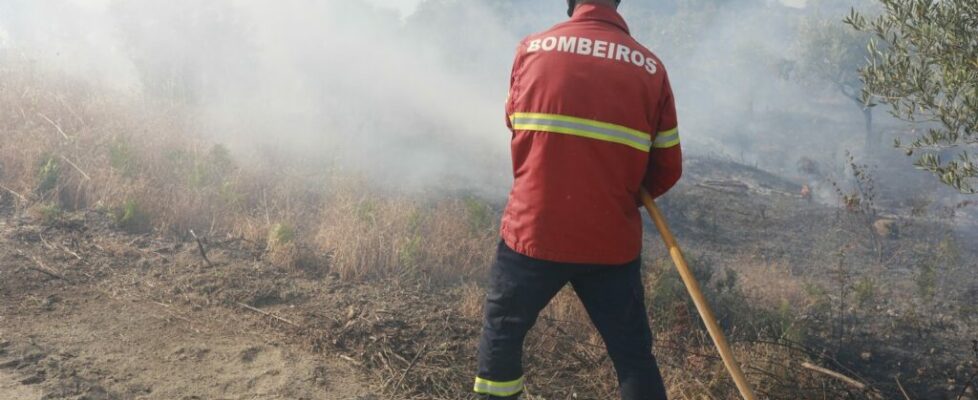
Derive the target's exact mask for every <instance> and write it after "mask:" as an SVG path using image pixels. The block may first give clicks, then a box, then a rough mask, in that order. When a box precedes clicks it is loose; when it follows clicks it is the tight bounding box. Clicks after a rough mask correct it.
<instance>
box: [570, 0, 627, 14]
mask: <svg viewBox="0 0 978 400" xmlns="http://www.w3.org/2000/svg"><path fill="white" fill-rule="evenodd" d="M615 3H616V4H620V3H621V0H615ZM576 6H577V0H567V16H568V17H570V16H573V15H574V7H576Z"/></svg>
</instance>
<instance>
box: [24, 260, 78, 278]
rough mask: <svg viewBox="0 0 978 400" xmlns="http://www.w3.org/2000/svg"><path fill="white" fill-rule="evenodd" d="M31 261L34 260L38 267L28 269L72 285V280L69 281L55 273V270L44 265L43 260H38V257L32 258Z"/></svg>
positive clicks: (31, 266) (29, 266)
mask: <svg viewBox="0 0 978 400" xmlns="http://www.w3.org/2000/svg"><path fill="white" fill-rule="evenodd" d="M31 260H33V261H34V263H36V264H37V266H36V267H35V266H33V265H28V266H27V268H29V269H31V270H34V271H37V272H40V273H42V274H45V275H47V276H50V277H52V278H57V279H61V280H63V281H65V282H68V283H71V280H70V279H68V278H66V277H65V276H64V275H62V274H60V273H58V272H56V271H54V270H53V269H51V268H48V266H47V265H44V263H42V262H41V260H38V259H37V257H34V256H31Z"/></svg>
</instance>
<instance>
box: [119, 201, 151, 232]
mask: <svg viewBox="0 0 978 400" xmlns="http://www.w3.org/2000/svg"><path fill="white" fill-rule="evenodd" d="M113 218H114V220H115V224H116V226H118V227H119V228H121V229H123V230H125V231H127V232H130V233H143V232H146V231H149V229H150V227H151V225H150V217H149V214H147V213H146V211H145V210H143V209H142V208H141V207H140V205H139V202H137V201H136V200H134V199H128V200H126V202H125V203H123V204H122V206H120V207H117V208H116V209H115V210H114V212H113Z"/></svg>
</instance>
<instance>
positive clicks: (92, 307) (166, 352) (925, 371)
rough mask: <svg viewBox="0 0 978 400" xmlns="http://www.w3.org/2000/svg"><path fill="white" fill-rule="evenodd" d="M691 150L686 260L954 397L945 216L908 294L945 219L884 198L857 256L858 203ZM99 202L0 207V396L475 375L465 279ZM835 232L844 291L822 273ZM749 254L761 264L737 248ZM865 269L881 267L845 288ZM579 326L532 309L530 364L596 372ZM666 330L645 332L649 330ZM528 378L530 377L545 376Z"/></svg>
mask: <svg viewBox="0 0 978 400" xmlns="http://www.w3.org/2000/svg"><path fill="white" fill-rule="evenodd" d="M699 169H700V170H708V171H714V172H711V173H710V174H709V175H705V176H697V175H696V174H695V171H694V173H693V174H691V176H690V177H689V178H688V179H687V180H686V181H684V183H683V186H681V187H679V188H677V190H676V191H675V193H674V194H672V195H670V197H668V198H666V199H663V201H662V203H663V205H664V209H665V210H666V212H667V213H668V216H669V219H670V221H671V222H672V224H673V226H674V228H675V230H676V231H677V233H678V234H679V237H680V242H681V243H683V244H684V245H686V248H685V249H684V250H686V251H687V252H688V253H689V255H691V256H692V259H693V260H694V263H695V264H697V265H709V266H710V267H711V268H713V269H714V270H716V271H727V270H737V271H740V273H741V277H740V279H739V281H738V284H740V285H742V286H743V288H744V291H746V292H748V293H747V296H748V299H749V300H750V301H751V302H756V303H759V304H760V303H762V302H763V301H765V299H766V300H768V301H773V303H772V304H770V306H771V307H769V308H773V309H775V310H778V309H779V307H782V306H784V305H788V306H791V307H792V308H798V309H799V311H798V313H789V312H787V311H794V310H787V311H786V312H785V313H784V314H785V315H782V319H783V321H782V322H788V323H790V324H792V325H794V324H797V325H799V326H801V325H804V326H807V327H808V328H809V331H810V333H808V334H807V335H806V336H805V337H798V338H792V339H797V340H804V341H806V342H807V343H808V344H809V345H820V346H823V348H825V349H827V350H825V351H824V352H823V355H824V354H829V355H830V356H831V357H833V358H835V360H836V362H837V364H832V366H833V367H834V368H836V369H841V370H843V371H844V372H846V373H848V374H850V375H852V376H857V377H859V378H860V379H861V380H863V378H865V381H869V382H872V383H874V384H876V383H879V386H880V388H881V390H883V391H884V392H887V393H893V391H894V390H896V389H895V386H894V384H893V382H894V380H893V377H894V376H901V377H902V378H901V379H902V382H903V384H904V385H907V386H910V387H911V389H913V390H916V391H917V393H928V394H927V395H925V396H924V397H921V398H955V395H956V394H957V393H958V391H959V390H960V388H961V383H962V377H963V376H964V377H966V376H969V375H970V371H971V370H972V369H973V368H974V366H975V363H974V361H973V357H971V355H970V353H969V352H970V343H971V342H970V340H971V339H973V338H974V336H975V329H974V327H975V326H976V323H975V320H976V319H978V318H976V315H975V313H974V310H972V309H967V307H966V306H968V305H973V298H974V293H978V292H976V291H975V290H978V289H976V288H975V287H976V286H975V279H974V267H973V260H974V259H975V254H974V253H975V251H976V249H978V246H975V240H976V239H978V236H976V235H973V234H971V233H968V232H973V231H967V232H964V233H963V234H962V233H958V234H957V237H958V239H959V240H958V242H959V245H958V247H957V249H956V250H955V251H954V253H955V255H954V257H956V259H955V260H954V262H953V263H951V262H948V264H956V265H960V266H963V267H961V268H956V269H947V270H938V272H939V274H938V276H939V277H942V278H940V280H939V281H938V282H935V283H934V285H935V286H936V287H938V288H940V289H941V290H940V291H939V292H938V294H937V295H934V296H932V297H931V298H929V300H927V301H923V300H920V299H918V298H919V297H920V296H919V295H917V294H916V293H915V291H916V290H918V289H917V288H915V283H914V280H915V279H917V278H919V275H920V272H919V271H916V270H914V265H916V264H919V263H920V262H921V260H923V261H926V260H928V257H931V258H932V254H933V253H934V252H935V251H937V250H940V249H941V247H940V246H939V245H940V239H941V238H942V237H945V236H947V235H952V236H953V235H955V233H954V232H952V231H951V230H948V229H947V227H946V226H945V225H943V223H939V222H935V221H934V219H933V218H924V217H917V216H913V215H911V214H910V213H909V212H903V211H900V210H885V212H886V213H887V214H886V215H887V218H891V219H894V220H896V221H897V222H898V223H899V224H900V226H901V228H902V230H901V231H900V234H899V235H894V236H892V237H887V238H885V240H882V241H880V242H879V243H880V246H881V247H880V249H881V250H882V253H883V254H884V255H885V260H884V262H870V261H869V260H870V259H872V258H873V257H878V254H877V252H876V251H875V250H874V249H872V248H870V247H871V246H869V245H868V243H873V242H872V241H868V240H865V239H866V238H865V235H867V230H866V229H865V228H866V227H865V226H863V225H864V224H863V221H862V220H861V219H860V218H853V217H851V216H850V217H847V214H845V212H844V211H840V210H838V209H837V208H835V207H826V206H825V205H820V204H818V203H810V202H806V201H803V200H801V199H799V198H798V196H797V194H796V193H797V190H798V186H797V185H794V184H793V183H791V182H787V181H785V180H784V179H781V178H778V177H776V176H773V175H770V174H766V173H763V172H761V171H758V170H756V169H751V168H749V167H744V166H741V165H737V164H735V163H727V162H710V163H709V165H707V166H703V167H702V168H699ZM8 204H9V203H8ZM111 220H112V219H111V217H110V216H109V215H107V214H106V213H104V212H99V211H82V212H73V213H67V214H63V215H58V216H56V217H54V218H45V217H39V216H36V215H31V214H28V213H23V212H21V211H15V210H14V209H13V208H12V207H6V208H3V207H0V399H8V398H10V399H130V398H132V399H222V398H223V399H302V398H306V399H359V400H367V399H379V398H407V399H458V398H460V397H464V396H466V395H460V394H459V393H465V392H466V390H467V388H466V386H467V385H468V384H469V382H470V379H471V376H470V373H471V371H472V370H473V368H474V365H471V364H472V363H473V362H474V360H473V358H474V357H472V352H473V351H474V349H475V343H474V341H475V339H476V336H477V334H478V326H479V324H478V320H477V319H476V318H473V317H472V314H473V313H472V312H468V313H465V312H463V311H464V309H466V308H472V307H478V306H479V305H478V304H468V303H466V302H471V301H472V299H473V298H475V299H478V296H472V294H473V291H475V292H478V288H477V287H474V286H472V285H458V286H455V287H451V288H444V290H432V289H433V287H432V286H430V285H428V284H426V283H425V282H424V281H423V279H420V280H418V279H396V278H392V277H385V278H384V279H372V280H371V279H368V280H366V281H363V282H347V281H343V280H341V279H339V278H338V277H337V276H336V275H335V274H332V273H331V272H330V270H329V265H328V263H326V264H323V265H320V266H318V267H317V269H282V268H278V267H274V266H272V265H270V264H269V263H268V262H266V261H264V260H263V256H262V254H261V248H262V247H263V244H258V243H250V242H248V241H247V240H244V239H241V238H233V237H210V236H208V235H206V234H204V235H202V236H203V237H204V241H203V244H204V246H205V248H206V249H207V256H208V261H205V260H204V259H203V257H201V255H200V253H199V250H198V247H197V244H196V243H195V242H194V241H193V240H192V239H191V238H182V239H180V238H173V237H172V235H171V236H162V235H158V234H142V235H135V234H128V233H124V232H121V231H120V230H118V229H116V228H115V227H114V226H113V224H112V222H111ZM647 229H648V227H647ZM924 239H926V240H924ZM656 240H657V239H656V238H654V237H649V238H647V242H646V247H647V249H648V250H649V251H648V253H649V254H648V255H647V257H649V258H650V259H663V260H664V259H665V258H664V252H663V251H662V249H661V246H659V245H658V243H657V242H656ZM935 246H936V247H935ZM918 247H919V248H918ZM840 248H843V249H845V257H844V258H843V261H842V263H841V264H844V265H846V268H845V269H846V271H847V272H846V274H848V275H847V276H848V277H849V278H848V279H849V281H848V282H847V283H843V285H844V286H845V287H846V288H847V289H846V290H847V291H848V292H849V294H848V295H847V296H849V297H848V298H840V297H839V296H836V295H834V294H833V293H831V292H830V291H831V290H832V289H833V286H832V285H833V282H834V279H836V275H838V274H837V273H835V272H833V268H834V267H838V266H837V265H836V262H835V261H836V260H837V258H838V257H836V256H835V253H836V252H838V251H839V250H838V249H840ZM949 257H950V256H949ZM754 264H756V265H759V266H763V267H765V268H768V267H771V268H772V269H771V270H770V271H768V270H765V269H760V270H758V269H757V268H755V270H754V271H753V272H751V271H750V269H749V268H746V267H745V266H748V265H754ZM872 264H877V266H875V267H867V265H872ZM778 266H784V268H782V269H779V270H775V269H777V268H775V267H778ZM722 276H723V275H722V274H719V273H718V274H716V275H714V278H715V279H713V280H712V281H706V282H705V283H706V285H707V286H712V285H714V284H716V283H717V281H718V280H722V279H718V277H722ZM728 276H729V275H728ZM864 276H869V277H874V278H876V279H877V280H878V282H876V283H875V285H876V286H875V289H873V291H872V292H871V293H869V295H868V298H867V299H864V300H865V304H860V302H857V301H856V300H855V298H856V297H857V296H859V293H856V288H857V287H858V285H860V282H861V281H860V277H864ZM798 282H805V284H804V285H802V284H800V283H798ZM782 284H783V285H784V287H779V285H782ZM753 292H757V293H753ZM680 294H681V293H680ZM782 294H783V295H784V298H779V297H778V296H781V295H782ZM792 296H802V297H804V298H805V299H804V301H802V302H801V303H804V304H803V305H805V308H804V310H802V308H801V307H796V306H798V304H795V303H789V302H788V300H791V297H792ZM772 299H773V300H772ZM969 299H971V300H969ZM778 301H781V302H782V303H781V305H779V304H778ZM806 302H816V303H817V304H809V303H806ZM731 304H733V303H731ZM715 305H716V306H717V308H718V314H719V315H720V317H721V319H722V321H721V322H726V323H728V324H732V326H737V325H738V323H740V326H746V325H743V323H744V322H745V321H742V320H741V321H728V320H727V318H729V319H731V320H733V319H735V317H736V312H737V311H738V309H736V308H728V307H727V305H726V304H724V303H717V304H715ZM758 307H760V306H758ZM782 308H784V307H782ZM836 310H838V312H837V311H836ZM476 314H477V312H476ZM748 314H749V313H748ZM836 315H839V316H838V317H836ZM748 317H753V316H751V315H748ZM558 322H559V321H558ZM653 322H656V321H653ZM746 322H748V323H751V321H746ZM836 324H839V325H841V327H840V328H838V329H836V328H835V325H836ZM581 326H582V325H581V324H579V323H578V324H563V323H551V322H549V321H546V320H544V321H541V323H540V324H539V327H538V329H536V331H537V333H538V334H537V336H536V337H537V338H540V337H543V336H545V335H553V336H556V337H559V338H561V340H550V341H546V340H542V339H539V340H538V339H534V338H531V341H530V343H528V350H527V354H530V355H531V356H530V357H531V359H530V363H529V364H530V366H531V368H532V369H533V371H532V372H533V374H534V375H536V376H538V377H546V378H547V379H550V380H551V381H553V382H560V383H563V384H566V383H567V382H574V381H575V379H576V380H578V381H581V379H580V378H581V377H582V376H588V375H590V376H591V377H592V379H591V380H590V381H588V382H596V381H602V382H604V381H608V380H609V379H606V378H610V377H605V378H601V376H600V375H598V376H597V378H595V372H594V371H595V369H596V368H602V369H605V370H606V369H607V367H608V365H607V360H606V359H605V358H603V357H604V355H603V351H601V349H600V348H599V347H595V346H594V344H593V343H591V344H589V343H573V342H570V341H569V340H565V339H567V338H571V337H575V335H574V332H572V331H574V330H580V329H581ZM789 328H790V327H789ZM584 329H587V328H586V327H585V328H584ZM789 330H790V329H786V331H785V332H783V333H784V334H785V335H786V336H785V337H787V335H788V334H789V333H790V332H788V331H789ZM568 331H571V332H568ZM687 334H688V332H685V333H682V335H679V336H677V337H684V336H683V335H687ZM668 338H669V333H668V332H660V340H659V343H658V346H659V347H660V349H666V348H667V347H665V346H668V345H669V344H670V343H669V342H668V341H664V339H668ZM735 340H742V341H745V342H746V341H749V340H750V338H749V337H740V338H735ZM706 348H708V346H707V347H706ZM706 351H710V350H706ZM689 354H692V353H688V354H678V353H677V354H676V355H671V356H666V357H662V359H661V360H660V361H662V362H663V363H664V365H665V367H666V368H667V370H666V372H667V374H668V373H669V372H670V371H669V370H672V371H679V370H688V369H689V366H690V363H691V361H690V360H692V359H694V358H695V357H693V356H690V355H689ZM823 355H817V357H816V356H813V358H816V359H820V358H819V357H823ZM790 367H791V368H790V369H791V370H792V371H794V370H797V369H798V368H799V367H798V366H797V365H794V364H792V365H791V366H790ZM605 372H607V371H605ZM715 372H716V373H717V374H716V375H723V374H722V371H721V370H717V371H715ZM673 375H674V376H678V374H676V373H674V374H673ZM599 378H600V379H599ZM541 380H542V379H537V382H538V384H537V387H541V386H544V387H547V386H546V385H543V384H541V383H542V382H541ZM791 382H792V381H785V385H789V384H790V383H791ZM605 383H607V382H605ZM588 384H590V383H588ZM547 390H548V392H547V393H546V395H547V396H546V398H548V399H550V398H575V397H576V398H601V397H600V396H597V397H589V395H587V393H591V395H590V396H595V395H594V393H607V392H606V390H608V389H607V388H606V387H574V386H573V385H566V387H565V386H549V387H547ZM603 391H604V392H603ZM582 396H583V397H582ZM772 398H805V397H790V396H789V397H784V396H782V397H772ZM811 398H816V397H811ZM818 398H820V397H818ZM846 398H862V397H858V396H855V395H854V396H852V397H846ZM965 398H967V397H965Z"/></svg>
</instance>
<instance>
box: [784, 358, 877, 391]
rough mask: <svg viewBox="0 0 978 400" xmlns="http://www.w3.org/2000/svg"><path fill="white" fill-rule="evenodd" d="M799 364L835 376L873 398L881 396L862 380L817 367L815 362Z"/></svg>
mask: <svg viewBox="0 0 978 400" xmlns="http://www.w3.org/2000/svg"><path fill="white" fill-rule="evenodd" d="M801 366H802V367H805V368H807V369H810V370H812V371H815V372H818V373H822V374H825V375H828V376H830V377H832V378H835V379H837V380H839V381H842V382H844V383H845V384H847V385H849V386H852V387H853V388H856V389H858V390H859V391H862V392H864V393H867V394H869V395H870V396H871V397H873V398H877V399H881V398H882V397H881V396H879V394H878V393H876V391H875V390H873V389H872V388H871V387H869V385H867V384H865V383H862V382H859V381H857V380H855V379H852V378H850V377H848V376H845V375H842V374H840V373H838V372H835V371H833V370H830V369H828V368H822V367H819V366H817V365H815V364H812V363H808V362H803V363H801Z"/></svg>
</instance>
